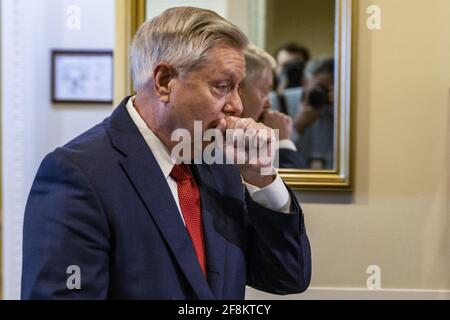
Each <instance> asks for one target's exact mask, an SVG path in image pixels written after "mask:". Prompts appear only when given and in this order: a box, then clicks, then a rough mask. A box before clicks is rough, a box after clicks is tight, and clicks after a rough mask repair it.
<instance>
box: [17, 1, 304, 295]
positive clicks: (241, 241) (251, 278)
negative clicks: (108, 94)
mask: <svg viewBox="0 0 450 320" xmlns="http://www.w3.org/2000/svg"><path fill="white" fill-rule="evenodd" d="M246 45H247V40H246V37H245V35H243V34H242V32H241V31H240V30H239V29H237V28H236V27H235V26H233V25H231V24H230V23H228V22H227V21H225V20H224V19H223V18H221V17H219V16H218V15H216V14H215V13H213V12H211V11H208V10H202V9H195V8H188V7H184V8H173V9H169V10H167V11H165V12H164V13H162V14H161V15H160V16H158V17H156V18H154V19H153V20H151V21H150V22H147V23H145V24H144V25H143V26H141V28H140V29H139V31H138V33H137V35H136V38H135V40H134V42H133V44H132V73H133V80H134V84H135V89H136V92H137V94H136V96H133V97H127V98H125V99H124V100H123V101H122V103H121V104H120V105H119V106H118V107H117V109H116V110H115V111H114V112H113V114H112V115H111V116H110V117H109V118H107V119H105V120H104V121H103V122H102V123H100V124H99V125H97V126H95V127H94V128H92V129H91V130H89V131H87V132H86V133H84V134H82V135H80V136H79V137H77V138H75V139H74V140H72V141H71V142H69V143H68V144H66V145H65V146H63V147H62V148H58V149H56V150H55V151H53V152H52V153H50V154H49V155H47V156H46V158H45V159H44V160H43V162H42V164H41V166H40V168H39V171H38V173H37V175H36V178H35V181H34V183H33V186H32V189H31V192H30V195H29V199H28V203H27V207H26V212H25V222H24V239H23V241H24V242H23V270H22V298H24V299H243V298H244V294H245V286H246V284H247V285H250V286H252V287H254V288H257V289H260V290H264V291H267V292H271V293H275V294H291V293H299V292H302V291H304V290H306V288H307V287H308V285H309V282H310V278H311V258H310V254H311V253H310V247H309V242H308V238H307V235H306V231H305V226H304V219H303V214H302V211H301V208H300V206H299V204H298V202H297V200H296V199H295V196H294V195H293V193H292V192H291V191H290V190H289V189H288V188H287V187H286V186H285V185H284V184H283V182H282V180H281V179H280V177H279V176H278V175H276V174H266V173H264V174H263V173H262V172H263V171H262V169H263V168H265V167H267V164H264V163H262V162H260V161H258V162H257V163H252V164H250V163H244V164H240V165H226V164H205V163H203V164H195V165H193V164H191V165H188V164H187V163H186V162H184V163H179V162H178V161H177V160H179V159H174V157H173V150H174V149H175V146H176V143H177V141H173V139H172V133H173V132H174V131H175V130H177V129H180V128H181V129H183V130H185V132H188V133H191V134H194V136H195V133H194V130H195V124H194V121H201V125H202V131H203V132H204V131H206V130H207V129H209V128H216V129H217V130H220V131H221V132H224V131H225V129H232V130H237V129H239V128H241V129H243V130H245V131H246V132H248V131H249V130H250V129H252V130H254V131H255V132H256V133H255V135H259V133H260V132H263V131H264V130H267V127H265V126H264V125H262V124H259V123H256V122H255V121H253V120H251V119H240V118H238V116H239V115H240V113H241V112H242V104H241V101H240V98H239V95H238V86H239V83H240V82H241V81H242V79H243V78H244V76H245V61H244V57H243V53H242V50H243V49H244V47H245V46H246ZM254 137H255V136H254ZM266 144H270V140H269V138H267V141H266ZM182 156H183V158H184V159H185V156H186V154H183V155H182Z"/></svg>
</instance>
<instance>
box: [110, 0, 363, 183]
mask: <svg viewBox="0 0 450 320" xmlns="http://www.w3.org/2000/svg"><path fill="white" fill-rule="evenodd" d="M356 6H357V4H356V1H354V0H336V33H335V34H336V36H335V57H336V61H337V64H336V65H337V67H336V82H335V90H336V93H335V95H336V97H337V99H336V101H337V109H336V110H337V111H336V112H337V113H336V114H337V125H336V129H335V130H336V135H335V136H336V137H335V139H336V140H335V141H336V143H335V148H336V151H335V154H336V166H335V169H334V170H317V171H315V170H304V169H279V173H280V175H281V177H282V178H283V180H284V181H285V182H286V183H287V184H288V185H289V186H290V187H291V188H293V189H297V190H302V189H308V190H340V191H349V190H351V189H352V181H353V176H352V171H353V170H352V164H353V161H352V158H353V149H352V140H353V139H352V136H351V133H352V121H351V119H352V118H353V113H354V111H353V108H351V105H352V101H353V99H352V97H353V91H352V81H351V76H352V59H353V56H354V55H353V54H352V53H353V52H352V51H353V46H352V38H353V37H352V36H353V33H354V25H355V23H354V20H355V15H354V14H353V13H354V12H356V9H357V8H356ZM145 15H146V1H145V0H116V48H115V79H116V81H115V82H114V83H115V87H114V89H115V91H114V92H115V104H116V105H117V104H118V103H119V102H120V101H121V99H123V97H125V96H127V95H130V94H132V89H131V88H132V83H131V79H130V72H129V70H130V68H129V46H130V43H131V40H132V37H133V36H134V34H135V33H136V31H137V29H138V27H139V26H140V25H141V24H142V23H143V22H144V21H145Z"/></svg>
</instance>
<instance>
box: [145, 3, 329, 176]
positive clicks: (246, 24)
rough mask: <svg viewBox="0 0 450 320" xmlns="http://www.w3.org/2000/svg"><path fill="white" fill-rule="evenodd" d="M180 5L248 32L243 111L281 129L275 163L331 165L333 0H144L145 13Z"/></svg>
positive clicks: (323, 167) (289, 166)
mask: <svg viewBox="0 0 450 320" xmlns="http://www.w3.org/2000/svg"><path fill="white" fill-rule="evenodd" d="M180 5H185V6H195V7H202V8H206V9H210V10H213V11H215V12H217V13H218V14H220V15H221V16H223V17H225V18H226V19H228V20H230V21H231V22H233V23H234V24H236V25H237V26H239V27H240V28H241V29H242V30H243V31H244V32H245V33H246V34H247V36H248V37H249V39H250V41H251V42H252V45H251V46H250V47H249V48H248V49H247V50H246V52H245V56H246V63H247V77H246V79H245V80H244V81H243V83H242V84H241V88H240V96H241V100H242V103H243V114H242V116H244V117H251V118H254V119H255V120H258V121H261V122H263V123H265V124H266V125H267V126H269V127H271V128H273V129H278V130H279V138H280V146H279V159H278V160H279V166H280V168H284V169H303V170H311V169H312V170H333V169H336V158H337V157H336V149H337V148H336V127H337V125H336V119H337V116H336V110H337V106H336V104H335V100H336V99H335V95H336V92H335V85H334V84H335V74H336V72H335V63H334V60H335V59H334V54H335V51H336V49H335V30H336V25H335V23H336V18H335V16H336V13H335V12H336V8H335V7H336V0H315V1H311V0H297V1H290V0H239V1H236V0H214V1H211V0H203V1H202V0H190V1H189V0H180V1H174V0H172V1H162V0H147V3H146V19H147V20H148V19H151V18H152V17H154V16H156V15H158V14H160V13H161V12H163V11H164V10H165V9H167V8H170V7H173V6H180Z"/></svg>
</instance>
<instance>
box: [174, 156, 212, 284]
mask: <svg viewBox="0 0 450 320" xmlns="http://www.w3.org/2000/svg"><path fill="white" fill-rule="evenodd" d="M170 176H171V177H172V178H173V179H174V180H175V181H176V182H177V187H178V200H179V202H180V208H181V212H182V214H183V217H184V222H185V223H186V228H187V231H188V233H189V236H190V237H191V240H192V243H193V245H194V249H195V253H196V254H197V258H198V262H199V263H200V267H201V268H202V271H203V273H204V274H205V275H206V259H205V239H204V235H203V226H202V216H201V210H200V192H199V190H198V186H197V184H196V183H195V180H194V176H193V175H192V172H191V170H190V168H189V166H188V165H187V164H184V163H183V164H176V165H175V166H174V167H173V169H172V172H171V173H170Z"/></svg>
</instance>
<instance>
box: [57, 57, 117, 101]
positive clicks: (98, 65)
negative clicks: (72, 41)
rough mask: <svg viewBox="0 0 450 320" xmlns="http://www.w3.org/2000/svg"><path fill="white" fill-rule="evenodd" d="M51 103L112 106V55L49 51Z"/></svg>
mask: <svg viewBox="0 0 450 320" xmlns="http://www.w3.org/2000/svg"><path fill="white" fill-rule="evenodd" d="M51 78H52V83H51V88H52V92H51V95H52V101H53V102H54V103H77V104H79V103H89V104H91V103H105V104H111V103H112V102H113V52H112V51H83V50H76V51H73V50H72V51H70V50H53V51H52V77H51Z"/></svg>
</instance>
